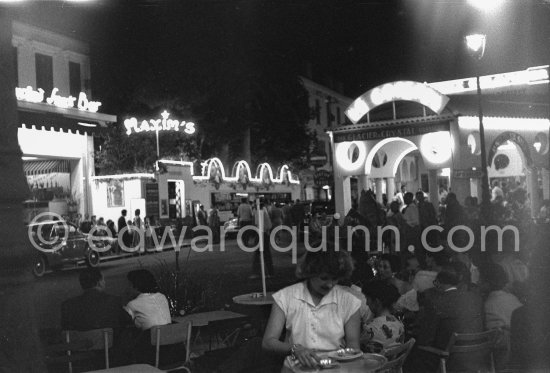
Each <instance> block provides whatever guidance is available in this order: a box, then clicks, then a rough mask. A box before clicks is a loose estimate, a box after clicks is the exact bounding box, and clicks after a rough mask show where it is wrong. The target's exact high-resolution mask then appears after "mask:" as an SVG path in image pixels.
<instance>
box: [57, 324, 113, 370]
mask: <svg viewBox="0 0 550 373" xmlns="http://www.w3.org/2000/svg"><path fill="white" fill-rule="evenodd" d="M62 336H63V341H64V342H63V343H59V344H55V345H50V346H47V347H46V352H47V353H48V355H47V356H46V361H47V362H48V363H67V364H68V366H69V372H72V371H73V363H74V362H77V361H82V360H89V359H93V358H94V357H97V355H96V354H95V353H94V351H97V350H104V358H105V368H107V369H109V348H111V347H112V346H113V329H112V328H103V329H93V330H87V331H77V330H64V331H63V332H62ZM60 352H63V353H64V355H63V356H55V353H60ZM50 353H52V354H54V356H51V355H50Z"/></svg>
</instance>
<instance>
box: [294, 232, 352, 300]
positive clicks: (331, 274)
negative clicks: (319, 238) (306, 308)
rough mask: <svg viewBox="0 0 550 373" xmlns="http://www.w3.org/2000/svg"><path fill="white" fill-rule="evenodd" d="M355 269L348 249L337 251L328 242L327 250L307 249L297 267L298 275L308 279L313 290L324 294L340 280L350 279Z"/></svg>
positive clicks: (300, 277)
mask: <svg viewBox="0 0 550 373" xmlns="http://www.w3.org/2000/svg"><path fill="white" fill-rule="evenodd" d="M352 271H353V263H352V260H351V257H350V256H349V254H348V253H347V252H346V251H335V250H334V248H333V245H331V244H330V243H327V250H326V251H323V250H319V251H315V252H314V251H307V252H306V255H305V258H304V259H303V260H302V261H301V262H300V264H298V267H297V268H296V276H297V277H298V278H299V279H304V280H307V281H308V285H309V288H310V289H311V290H313V292H315V293H317V294H319V295H321V296H324V295H326V294H328V293H329V292H330V291H331V290H332V288H333V287H334V285H336V284H337V283H338V282H339V281H342V280H345V279H348V278H349V277H350V276H351V273H352Z"/></svg>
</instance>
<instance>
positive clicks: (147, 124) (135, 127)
mask: <svg viewBox="0 0 550 373" xmlns="http://www.w3.org/2000/svg"><path fill="white" fill-rule="evenodd" d="M160 115H161V117H162V119H149V120H142V121H141V122H138V120H137V119H136V118H129V119H126V120H125V121H124V126H125V127H126V134H127V135H128V136H129V135H131V134H132V132H133V133H140V132H151V131H155V132H159V131H176V132H179V131H180V130H181V131H183V132H185V133H187V134H189V135H192V134H193V133H195V123H193V122H186V121H184V120H182V121H181V122H180V121H179V120H175V119H168V117H169V116H170V113H169V112H167V111H166V110H164V111H163V112H162V113H161V114H160Z"/></svg>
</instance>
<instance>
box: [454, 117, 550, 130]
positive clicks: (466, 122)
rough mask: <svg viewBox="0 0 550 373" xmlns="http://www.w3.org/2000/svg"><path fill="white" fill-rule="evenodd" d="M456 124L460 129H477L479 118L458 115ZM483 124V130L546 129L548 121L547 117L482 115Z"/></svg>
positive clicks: (549, 126) (548, 126)
mask: <svg viewBox="0 0 550 373" xmlns="http://www.w3.org/2000/svg"><path fill="white" fill-rule="evenodd" d="M458 126H459V128H461V129H465V130H471V131H477V130H479V118H478V117H477V116H476V117H471V116H464V117H458ZM483 126H484V127H485V130H496V131H518V130H520V131H541V132H544V131H548V129H549V128H550V121H549V120H548V119H536V118H501V117H483Z"/></svg>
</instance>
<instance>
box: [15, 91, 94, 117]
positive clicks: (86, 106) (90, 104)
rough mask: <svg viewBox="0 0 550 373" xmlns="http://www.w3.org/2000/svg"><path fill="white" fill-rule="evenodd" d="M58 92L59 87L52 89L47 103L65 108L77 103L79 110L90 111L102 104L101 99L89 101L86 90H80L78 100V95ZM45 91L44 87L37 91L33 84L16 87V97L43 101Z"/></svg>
mask: <svg viewBox="0 0 550 373" xmlns="http://www.w3.org/2000/svg"><path fill="white" fill-rule="evenodd" d="M57 92H59V89H57V88H54V89H52V92H51V94H50V96H49V97H46V100H45V101H46V102H45V103H46V104H50V105H53V106H57V107H60V108H63V109H69V108H74V107H75V103H76V107H77V108H78V110H82V111H89V112H91V113H95V112H97V110H98V109H99V107H100V106H101V102H99V101H89V100H88V97H87V96H86V93H84V92H80V94H79V95H78V101H77V99H76V97H73V96H70V95H69V97H65V96H60V95H58V94H57ZM44 93H46V92H45V91H44V90H43V89H42V88H38V90H36V91H35V90H34V89H33V88H32V87H31V86H28V87H26V88H19V87H18V88H15V97H16V98H17V99H18V100H19V101H27V102H34V103H42V102H44Z"/></svg>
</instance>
